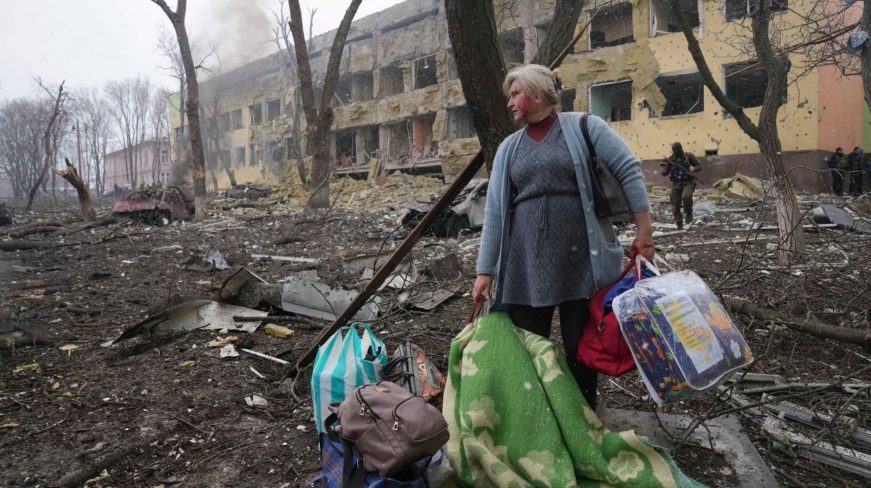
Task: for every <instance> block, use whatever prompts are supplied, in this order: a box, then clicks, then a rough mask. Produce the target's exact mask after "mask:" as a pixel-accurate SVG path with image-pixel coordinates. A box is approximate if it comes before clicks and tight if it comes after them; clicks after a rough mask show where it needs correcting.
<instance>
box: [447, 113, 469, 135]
mask: <svg viewBox="0 0 871 488" xmlns="http://www.w3.org/2000/svg"><path fill="white" fill-rule="evenodd" d="M467 137H475V124H474V122H473V121H472V112H471V111H469V107H456V108H449V109H448V134H447V138H448V139H465V138H467Z"/></svg>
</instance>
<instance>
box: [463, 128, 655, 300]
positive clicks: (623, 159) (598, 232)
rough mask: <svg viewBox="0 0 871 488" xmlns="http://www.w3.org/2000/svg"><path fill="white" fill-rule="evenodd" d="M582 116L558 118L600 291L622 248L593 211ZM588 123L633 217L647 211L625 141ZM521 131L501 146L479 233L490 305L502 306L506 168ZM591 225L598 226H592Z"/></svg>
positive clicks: (614, 272) (617, 267)
mask: <svg viewBox="0 0 871 488" xmlns="http://www.w3.org/2000/svg"><path fill="white" fill-rule="evenodd" d="M581 115H582V114H581V113H579V112H568V113H560V114H558V117H559V124H560V127H561V128H562V132H563V135H564V136H565V139H566V143H567V144H568V146H569V152H570V153H571V155H572V160H573V162H574V165H575V175H576V177H577V179H578V188H579V189H580V191H581V200H582V201H583V206H584V214H585V217H586V220H587V233H588V238H589V244H590V262H591V263H592V266H593V270H592V271H593V280H594V281H595V283H596V288H597V289H598V288H602V287H604V286H606V285H609V284H611V283H612V282H613V281H614V280H616V279H617V276H618V275H619V274H620V271H622V264H623V247H622V246H621V245H620V241H618V240H617V235H616V234H615V233H614V228H613V226H612V225H611V222H610V221H609V220H608V219H599V218H597V217H596V214H595V212H594V211H593V193H592V192H593V190H592V188H591V187H590V172H589V170H588V169H587V168H588V166H587V164H588V163H587V161H588V159H589V154H587V146H586V144H585V143H584V138H583V136H582V135H581V126H580V120H581ZM587 123H588V127H589V131H590V140H591V141H592V142H593V145H594V147H595V148H596V154H597V155H598V156H599V158H600V159H601V160H602V162H604V163H605V166H607V167H608V169H609V170H610V171H611V173H613V174H614V177H616V178H617V180H618V181H619V182H620V183H621V184H622V185H623V191H624V193H626V200H628V202H629V207H630V208H631V209H632V211H633V212H642V211H645V210H649V209H650V204H649V203H648V201H647V190H646V189H645V187H644V177H643V176H642V174H641V163H640V162H639V161H638V158H636V157H635V155H634V154H633V153H632V150H631V149H629V146H627V145H626V143H625V142H623V139H621V138H620V136H619V135H617V133H616V132H614V131H613V130H612V129H611V128H610V127H608V124H607V122H605V121H604V120H602V119H601V118H599V117H596V116H595V115H590V117H589V119H588V120H587ZM524 130H526V129H525V128H524V129H520V130H518V131H517V132H515V133H513V134H511V135H510V136H508V137H507V138H506V139H505V140H504V141H502V144H500V145H499V150H498V151H496V158H495V160H494V161H493V171H492V172H491V174H490V183H489V186H488V188H487V205H486V207H485V210H484V229H483V231H482V234H481V249H480V251H479V252H478V264H477V272H478V273H479V274H489V275H493V282H494V288H495V291H496V293H495V296H494V299H495V302H494V305H500V304H501V303H500V302H501V295H502V294H501V292H502V287H501V284H500V282H499V276H500V275H501V274H502V270H503V269H502V267H501V266H502V263H503V262H504V261H505V260H504V259H503V257H504V256H505V253H506V252H507V249H508V246H507V241H508V239H507V237H508V236H510V235H511V233H510V232H511V229H510V228H509V224H510V219H509V209H510V202H509V199H510V197H511V190H510V189H509V183H510V179H509V177H508V167H509V165H511V164H512V161H513V159H514V153H515V151H516V149H517V145H518V142H519V141H520V137H521V136H522V135H523V131H524ZM591 222H595V223H596V224H598V225H590V223H591ZM565 225H572V223H571V222H566V223H565Z"/></svg>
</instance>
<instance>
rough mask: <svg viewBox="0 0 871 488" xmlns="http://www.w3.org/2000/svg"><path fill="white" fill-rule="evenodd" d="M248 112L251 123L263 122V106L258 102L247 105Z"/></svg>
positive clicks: (258, 123)
mask: <svg viewBox="0 0 871 488" xmlns="http://www.w3.org/2000/svg"><path fill="white" fill-rule="evenodd" d="M248 113H249V114H251V125H260V124H262V123H263V106H262V105H261V104H260V103H255V104H254V105H251V106H249V107H248Z"/></svg>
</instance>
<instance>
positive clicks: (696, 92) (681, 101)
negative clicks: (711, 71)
mask: <svg viewBox="0 0 871 488" xmlns="http://www.w3.org/2000/svg"><path fill="white" fill-rule="evenodd" d="M656 85H657V86H659V91H660V92H662V96H664V97H665V107H663V109H662V116H663V117H668V116H669V115H683V114H694V113H697V112H701V111H702V110H704V109H705V97H704V93H705V84H704V82H703V81H702V77H701V75H700V74H699V73H697V72H696V73H690V74H686V75H677V76H660V77H659V78H657V79H656Z"/></svg>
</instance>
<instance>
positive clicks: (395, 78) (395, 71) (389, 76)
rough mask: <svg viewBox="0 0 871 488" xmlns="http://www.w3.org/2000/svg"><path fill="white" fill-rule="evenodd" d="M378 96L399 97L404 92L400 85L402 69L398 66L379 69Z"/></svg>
mask: <svg viewBox="0 0 871 488" xmlns="http://www.w3.org/2000/svg"><path fill="white" fill-rule="evenodd" d="M379 85H380V88H379V91H380V96H382V97H389V96H391V95H399V94H400V93H402V92H403V91H405V87H404V86H403V84H402V69H401V68H400V67H399V66H388V67H386V68H381V80H380V84H379Z"/></svg>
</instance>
